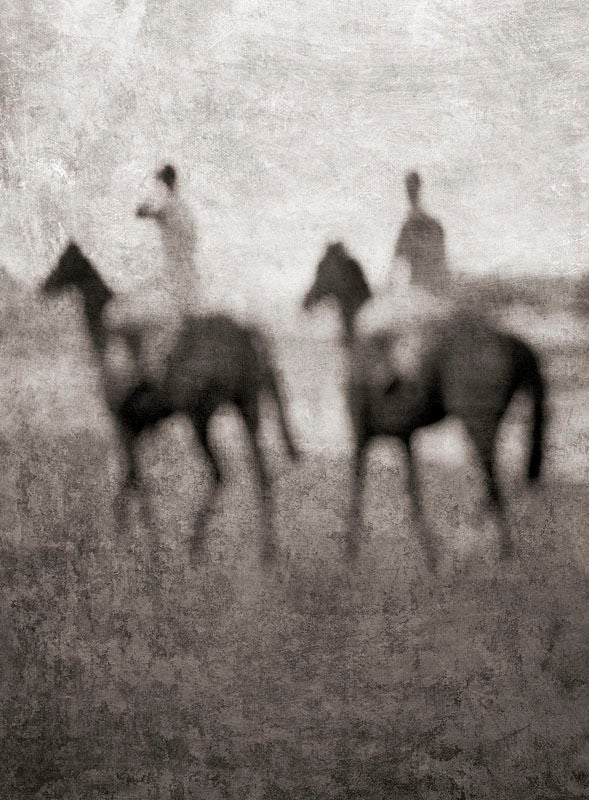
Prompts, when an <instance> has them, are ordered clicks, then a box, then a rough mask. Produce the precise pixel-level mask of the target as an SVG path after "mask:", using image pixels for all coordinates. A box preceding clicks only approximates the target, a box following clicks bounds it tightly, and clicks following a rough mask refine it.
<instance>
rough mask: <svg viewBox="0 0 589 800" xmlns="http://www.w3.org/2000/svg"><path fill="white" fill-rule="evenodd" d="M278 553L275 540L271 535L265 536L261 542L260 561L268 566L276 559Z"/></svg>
mask: <svg viewBox="0 0 589 800" xmlns="http://www.w3.org/2000/svg"><path fill="white" fill-rule="evenodd" d="M277 553H278V547H277V546H276V541H275V539H274V537H273V536H266V537H265V538H264V541H263V543H262V552H261V557H262V563H263V564H264V565H265V566H269V565H270V564H273V563H274V562H275V561H276V555H277Z"/></svg>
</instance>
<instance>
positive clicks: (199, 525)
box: [192, 416, 223, 550]
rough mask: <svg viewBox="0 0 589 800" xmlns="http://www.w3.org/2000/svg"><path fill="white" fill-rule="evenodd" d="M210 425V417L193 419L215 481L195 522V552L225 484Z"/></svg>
mask: <svg viewBox="0 0 589 800" xmlns="http://www.w3.org/2000/svg"><path fill="white" fill-rule="evenodd" d="M208 423H209V417H204V418H200V417H196V416H194V417H192V425H193V427H194V431H195V434H196V436H197V439H198V441H199V443H200V445H201V447H202V449H203V451H204V454H205V456H206V459H207V462H208V464H209V466H210V468H211V473H212V479H213V483H212V487H211V490H210V492H209V494H208V497H207V498H206V499H205V502H204V503H203V505H202V507H201V509H200V510H199V512H198V514H197V515H196V517H195V520H194V531H193V538H192V544H193V547H194V549H195V550H196V549H198V548H199V547H200V546H201V545H202V544H203V541H204V532H205V529H206V524H207V522H208V519H209V517H210V515H211V512H212V510H213V508H214V505H215V501H216V499H217V493H218V491H219V489H220V487H221V484H222V482H223V479H222V476H221V470H220V469H219V463H218V461H217V457H216V456H215V453H214V452H213V449H212V448H211V443H210V439H209V429H208Z"/></svg>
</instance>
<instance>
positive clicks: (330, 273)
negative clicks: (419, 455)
mask: <svg viewBox="0 0 589 800" xmlns="http://www.w3.org/2000/svg"><path fill="white" fill-rule="evenodd" d="M372 296H373V295H372V291H371V289H370V286H369V285H368V281H367V280H366V277H365V275H364V271H363V269H362V267H361V265H360V264H359V262H358V261H356V260H355V259H354V258H352V257H351V256H350V255H349V254H348V252H347V250H346V248H345V246H344V245H343V244H342V243H341V242H337V243H331V244H329V245H328V246H327V247H326V250H325V252H324V255H323V257H322V258H321V260H320V261H319V264H318V266H317V271H316V276H315V281H314V283H313V285H312V286H311V288H310V289H309V291H308V292H307V294H306V295H305V297H304V300H303V304H302V305H303V308H304V309H305V310H307V311H308V310H310V309H312V308H313V307H314V306H316V305H317V304H318V303H321V302H322V301H324V300H327V299H331V300H335V302H336V305H337V307H338V308H339V311H340V314H341V319H342V323H343V327H344V337H343V341H344V343H345V345H346V347H347V350H348V354H349V367H350V369H349V379H348V386H347V405H348V410H349V413H350V416H351V422H352V430H353V440H354V455H353V490H352V501H351V509H350V516H349V520H350V521H349V525H348V531H347V540H346V541H347V551H348V554H349V555H350V556H351V557H353V556H355V555H356V553H357V551H358V534H359V530H360V529H361V518H362V514H361V505H362V490H363V484H364V481H365V478H366V454H367V450H368V445H369V444H370V442H371V441H372V440H373V439H374V438H375V437H377V436H387V437H395V438H396V439H398V440H399V441H400V442H401V443H402V445H403V448H404V451H405V453H406V456H407V464H408V489H409V495H410V498H411V506H412V513H413V519H414V522H415V524H416V528H417V532H418V535H419V538H420V540H421V544H422V547H423V549H424V551H425V557H426V563H427V566H428V568H429V569H430V570H431V571H432V572H433V571H435V570H436V565H437V561H438V553H437V547H436V546H435V543H434V539H433V536H432V533H431V531H430V529H429V527H428V526H427V525H426V523H425V519H424V514H423V508H422V503H421V499H420V493H419V488H418V481H417V474H416V469H415V456H414V451H415V447H414V435H415V433H416V432H417V431H418V430H419V429H421V428H427V427H429V426H431V425H434V424H436V423H438V422H441V421H442V420H443V419H445V418H446V417H451V416H453V417H457V418H458V419H460V420H461V421H462V423H463V424H464V427H465V429H466V431H467V433H468V435H469V437H470V439H471V440H472V442H473V443H474V445H475V448H476V451H477V453H478V456H479V458H480V462H481V465H482V467H483V471H484V476H485V479H486V484H487V490H488V497H489V501H490V508H491V510H492V511H493V513H494V516H495V518H496V520H497V523H498V527H499V531H500V538H501V557H502V558H508V557H509V556H511V555H512V553H513V540H512V536H511V532H510V530H509V526H508V524H507V519H506V515H505V504H504V499H503V496H502V493H501V491H500V489H499V485H498V481H497V471H496V438H497V432H498V428H499V424H500V422H501V420H502V418H503V416H504V414H505V412H506V410H507V407H508V406H509V404H510V402H511V400H512V398H513V396H514V394H515V393H516V392H517V391H519V390H523V391H524V392H526V393H527V394H528V395H529V396H530V397H531V401H532V406H533V421H532V429H531V449H530V454H529V461H528V466H527V477H528V479H529V481H536V480H537V479H538V478H539V476H540V471H541V465H542V459H543V440H544V429H545V424H546V407H545V398H546V386H545V380H544V377H543V374H542V371H541V368H540V363H539V360H538V357H537V355H536V354H535V353H534V351H533V350H532V348H531V347H530V346H529V345H528V344H526V343H525V342H524V341H523V340H522V339H520V338H519V337H517V336H515V335H512V334H510V333H506V332H503V331H501V330H499V329H498V328H497V327H495V326H494V325H493V324H492V323H491V322H490V321H489V320H487V319H485V317H484V315H483V314H477V313H474V312H472V311H469V310H466V309H465V308H456V309H455V310H454V311H453V313H452V314H450V315H449V316H448V317H446V318H444V319H437V320H435V321H434V322H432V324H431V326H427V325H425V326H424V327H425V328H426V329H427V330H426V338H425V341H426V342H427V344H426V346H425V348H424V350H423V352H422V355H421V357H420V359H419V364H418V365H417V368H416V371H415V379H414V380H402V381H400V382H398V383H397V384H393V385H392V387H390V386H388V385H387V383H386V381H385V382H383V381H382V377H379V376H378V370H377V369H375V368H374V366H371V365H377V366H379V365H380V367H381V368H382V365H383V363H384V364H385V365H386V359H387V353H389V352H390V348H391V347H392V346H393V345H394V344H395V342H396V341H398V340H399V338H402V335H403V332H402V330H399V329H395V327H394V325H393V326H392V327H391V329H389V330H387V331H385V332H381V333H373V334H371V335H368V336H359V335H357V331H356V319H357V317H358V314H359V312H360V310H361V309H362V308H365V307H366V304H367V303H368V301H369V300H370V298H371V297H372ZM381 375H382V373H381Z"/></svg>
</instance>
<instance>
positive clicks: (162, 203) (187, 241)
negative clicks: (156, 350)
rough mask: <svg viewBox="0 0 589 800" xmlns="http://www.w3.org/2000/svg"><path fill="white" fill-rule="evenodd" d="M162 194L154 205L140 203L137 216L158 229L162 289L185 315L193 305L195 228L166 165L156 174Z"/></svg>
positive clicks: (175, 178) (173, 169)
mask: <svg viewBox="0 0 589 800" xmlns="http://www.w3.org/2000/svg"><path fill="white" fill-rule="evenodd" d="M155 177H156V181H157V184H158V189H160V190H161V191H162V193H163V196H162V197H158V198H157V199H156V202H153V201H152V202H150V203H149V202H148V203H142V204H141V205H140V206H139V207H138V208H137V212H136V214H137V217H139V218H140V219H152V220H154V221H155V223H156V224H157V226H158V228H159V232H160V236H161V240H162V245H163V248H164V256H165V270H164V273H163V275H162V282H161V288H162V289H163V291H164V292H165V293H166V294H167V295H168V296H169V298H170V300H171V302H172V304H173V306H174V307H175V308H176V309H177V310H178V311H179V312H180V313H188V312H189V311H191V310H192V309H193V305H194V304H195V302H196V299H197V298H196V285H195V284H196V272H195V266H194V263H195V262H194V253H195V249H196V226H195V224H194V221H193V219H192V214H191V213H190V210H189V208H188V206H187V205H186V203H185V202H184V200H183V199H182V196H181V195H180V193H179V192H178V178H177V174H176V170H175V168H174V167H173V166H172V165H171V164H166V165H165V166H164V167H162V168H161V169H160V170H159V171H158V172H157V173H156V176H155Z"/></svg>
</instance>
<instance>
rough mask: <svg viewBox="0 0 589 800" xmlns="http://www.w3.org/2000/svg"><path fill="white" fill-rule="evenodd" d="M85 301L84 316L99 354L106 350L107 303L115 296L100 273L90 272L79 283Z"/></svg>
mask: <svg viewBox="0 0 589 800" xmlns="http://www.w3.org/2000/svg"><path fill="white" fill-rule="evenodd" d="M79 289H80V291H81V293H82V299H83V302H84V318H85V320H86V326H87V328H88V332H89V334H90V338H91V340H92V344H93V346H94V349H95V350H96V352H97V353H98V354H99V355H102V353H103V351H104V345H105V341H106V330H105V327H104V322H103V320H102V313H103V311H104V307H105V305H106V304H107V303H108V301H109V300H110V299H111V297H112V296H113V293H112V291H111V290H110V289H109V288H108V286H107V285H106V284H105V283H104V281H103V280H102V278H101V277H100V275H98V273H94V272H92V273H90V274H89V275H88V276H87V277H85V278H84V280H83V281H82V282H80V284H79Z"/></svg>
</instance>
